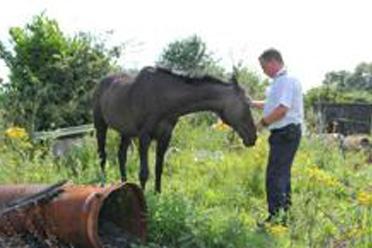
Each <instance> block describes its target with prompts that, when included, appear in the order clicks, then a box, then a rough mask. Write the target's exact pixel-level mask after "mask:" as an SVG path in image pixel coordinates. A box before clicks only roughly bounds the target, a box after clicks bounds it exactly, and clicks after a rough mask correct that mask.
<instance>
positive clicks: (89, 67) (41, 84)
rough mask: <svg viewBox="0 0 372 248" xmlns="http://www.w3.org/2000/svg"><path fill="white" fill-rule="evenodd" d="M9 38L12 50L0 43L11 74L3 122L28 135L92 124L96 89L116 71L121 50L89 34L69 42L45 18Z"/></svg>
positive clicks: (1, 55) (36, 19)
mask: <svg viewBox="0 0 372 248" xmlns="http://www.w3.org/2000/svg"><path fill="white" fill-rule="evenodd" d="M9 33H10V37H11V45H12V49H11V50H8V49H7V48H6V46H5V45H4V43H3V42H0V58H1V59H3V60H4V61H5V63H6V65H7V66H8V67H9V69H10V82H9V84H6V85H5V90H4V92H3V96H2V98H3V99H2V104H3V107H4V108H6V110H7V111H6V113H4V118H5V121H6V122H8V123H14V124H16V125H20V126H23V127H26V128H27V129H29V130H47V129H52V128H57V127H66V126H72V125H80V124H84V123H88V122H91V117H90V116H91V113H90V111H89V109H90V105H91V102H90V100H91V92H92V89H93V88H94V87H95V81H96V80H98V79H100V78H101V77H102V76H103V75H105V74H107V73H108V72H109V71H110V70H112V69H113V65H114V62H115V61H114V59H113V57H112V56H113V55H117V56H119V50H118V48H117V47H116V48H113V49H111V50H109V49H107V48H106V47H105V46H104V44H103V42H101V41H99V40H98V39H97V38H94V37H93V36H91V35H89V34H85V33H79V34H77V35H75V36H74V37H72V38H70V37H66V36H65V35H64V34H63V33H62V31H61V30H60V28H59V26H58V23H57V22H56V21H55V20H51V19H49V18H47V17H46V16H44V14H41V15H38V16H35V17H34V18H33V20H32V22H31V23H29V24H27V25H26V26H25V27H24V28H21V27H15V28H11V29H10V31H9Z"/></svg>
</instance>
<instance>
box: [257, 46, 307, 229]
mask: <svg viewBox="0 0 372 248" xmlns="http://www.w3.org/2000/svg"><path fill="white" fill-rule="evenodd" d="M259 62H260V64H261V67H262V69H263V71H264V73H265V74H266V75H267V76H269V77H270V78H271V79H272V82H271V83H270V85H269V87H268V88H267V90H266V100H265V101H253V102H252V105H253V107H256V108H259V109H263V118H262V119H261V120H260V121H259V122H258V123H257V130H260V129H262V128H263V127H267V128H268V129H269V130H270V133H271V134H270V137H269V144H270V152H269V158H268V165H267V171H266V194H267V202H268V211H269V217H268V218H267V219H266V221H265V222H272V221H278V219H280V220H279V221H280V222H282V224H285V221H286V218H285V214H284V215H283V214H280V213H281V212H284V213H286V212H287V210H288V209H289V207H290V205H291V166H292V162H293V159H294V157H295V154H296V151H297V149H298V146H299V143H300V139H301V124H302V122H303V99H302V89H301V84H300V82H299V81H298V80H296V79H295V78H292V77H290V76H289V75H288V74H287V71H286V70H285V68H284V62H283V59H282V56H281V54H280V52H279V51H277V50H276V49H268V50H266V51H264V52H263V53H262V54H261V56H260V57H259ZM281 217H283V218H281Z"/></svg>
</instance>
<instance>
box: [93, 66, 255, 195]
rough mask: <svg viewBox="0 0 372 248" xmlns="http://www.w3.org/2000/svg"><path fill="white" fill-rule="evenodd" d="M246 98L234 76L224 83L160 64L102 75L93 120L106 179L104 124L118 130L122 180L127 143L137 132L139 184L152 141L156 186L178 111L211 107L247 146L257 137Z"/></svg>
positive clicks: (157, 186) (145, 172)
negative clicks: (134, 71) (154, 143)
mask: <svg viewBox="0 0 372 248" xmlns="http://www.w3.org/2000/svg"><path fill="white" fill-rule="evenodd" d="M249 103H250V102H249V99H248V98H247V97H246V96H245V93H244V90H243V89H242V88H241V87H240V86H239V85H238V83H237V82H236V80H234V82H233V83H225V82H222V81H221V80H219V79H216V78H214V77H211V76H203V77H189V76H182V75H178V74H175V73H173V72H171V71H169V70H167V69H164V68H153V67H145V68H143V69H142V70H141V71H140V72H139V73H138V75H137V76H136V77H135V78H132V77H130V76H128V75H126V74H121V75H114V76H111V77H106V78H104V79H103V80H102V81H101V82H100V84H99V85H98V87H97V89H96V91H95V94H94V106H93V115H94V126H95V129H96V135H97V142H98V153H99V156H100V160H101V170H102V179H103V183H104V182H105V162H106V152H105V142H106V141H105V140H106V133H107V128H108V127H111V128H113V129H115V130H117V131H118V132H119V133H120V135H121V143H120V146H119V151H118V160H119V165H120V173H121V179H122V181H126V169H125V164H126V158H127V148H128V146H129V144H130V142H131V139H132V138H134V137H138V138H139V153H140V163H141V166H140V173H139V179H140V182H141V186H142V188H143V189H144V188H145V185H146V181H147V179H148V174H149V172H148V159H147V157H148V155H147V154H148V148H149V145H150V142H151V140H153V139H155V140H156V141H157V147H156V164H155V175H156V178H155V189H156V191H157V192H160V190H161V174H162V170H163V160H164V155H165V152H166V150H167V148H168V145H169V141H170V139H171V135H172V131H173V129H174V126H175V125H176V123H177V121H178V117H180V116H182V115H185V114H188V113H191V112H197V111H213V112H215V113H216V114H217V115H219V117H220V118H221V119H222V120H223V121H224V122H226V123H227V124H229V125H230V126H231V127H232V128H233V129H234V130H235V131H236V132H237V133H238V134H239V136H240V137H241V139H242V140H243V143H244V144H245V145H246V146H252V145H254V144H255V141H256V138H257V137H256V128H255V125H254V122H253V119H252V115H251V111H250V107H249Z"/></svg>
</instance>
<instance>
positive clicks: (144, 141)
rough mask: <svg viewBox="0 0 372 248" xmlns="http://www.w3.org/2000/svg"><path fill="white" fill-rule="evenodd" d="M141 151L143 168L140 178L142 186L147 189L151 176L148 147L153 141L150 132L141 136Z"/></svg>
mask: <svg viewBox="0 0 372 248" xmlns="http://www.w3.org/2000/svg"><path fill="white" fill-rule="evenodd" d="M139 143H140V144H139V153H140V160H141V168H140V173H139V179H140V182H141V187H142V189H143V190H145V186H146V182H147V179H148V177H149V167H148V156H147V153H148V149H149V146H150V143H151V138H150V136H149V135H148V134H143V135H141V136H140V138H139Z"/></svg>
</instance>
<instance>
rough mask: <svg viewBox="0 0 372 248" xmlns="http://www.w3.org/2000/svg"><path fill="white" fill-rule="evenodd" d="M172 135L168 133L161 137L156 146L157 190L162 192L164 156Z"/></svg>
mask: <svg viewBox="0 0 372 248" xmlns="http://www.w3.org/2000/svg"><path fill="white" fill-rule="evenodd" d="M170 139H171V133H167V134H165V135H163V136H162V137H160V138H159V139H158V141H157V146H156V164H155V190H156V192H158V193H160V191H161V175H162V173H163V163H164V155H165V152H166V151H167V149H168V146H169V141H170Z"/></svg>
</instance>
